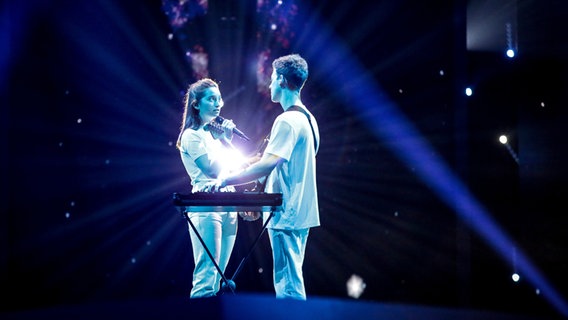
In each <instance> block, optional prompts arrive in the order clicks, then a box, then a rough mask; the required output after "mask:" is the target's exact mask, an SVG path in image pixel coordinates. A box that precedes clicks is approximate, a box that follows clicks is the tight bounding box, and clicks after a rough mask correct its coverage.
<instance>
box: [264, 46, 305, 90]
mask: <svg viewBox="0 0 568 320" xmlns="http://www.w3.org/2000/svg"><path fill="white" fill-rule="evenodd" d="M272 68H273V69H274V70H275V71H276V73H277V74H281V75H282V76H284V78H285V79H286V83H287V85H288V89H290V90H298V91H299V90H300V89H302V87H303V86H304V83H306V80H307V79H308V63H307V62H306V60H304V58H302V57H301V56H300V55H299V54H289V55H286V56H282V57H280V58H277V59H276V60H274V61H273V62H272Z"/></svg>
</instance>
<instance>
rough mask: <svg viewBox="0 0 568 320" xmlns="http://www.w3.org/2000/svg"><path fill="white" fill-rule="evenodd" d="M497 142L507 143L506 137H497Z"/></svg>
mask: <svg viewBox="0 0 568 320" xmlns="http://www.w3.org/2000/svg"><path fill="white" fill-rule="evenodd" d="M499 142H501V143H502V144H505V143H507V136H506V135H502V136H500V137H499Z"/></svg>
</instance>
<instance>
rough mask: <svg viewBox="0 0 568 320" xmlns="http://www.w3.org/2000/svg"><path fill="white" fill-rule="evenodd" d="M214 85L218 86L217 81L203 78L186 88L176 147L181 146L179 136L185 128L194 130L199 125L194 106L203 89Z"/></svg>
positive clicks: (202, 93)
mask: <svg viewBox="0 0 568 320" xmlns="http://www.w3.org/2000/svg"><path fill="white" fill-rule="evenodd" d="M211 87H216V88H217V89H218V88H219V85H218V84H217V82H215V81H213V80H211V79H209V78H203V79H201V80H198V81H196V82H194V83H192V84H191V85H189V87H188V88H187V92H186V94H185V97H184V108H183V120H182V122H181V128H180V133H179V136H178V139H177V143H176V147H177V148H178V149H179V148H180V147H181V136H182V134H183V132H184V131H185V129H188V128H191V129H193V130H196V129H197V128H199V126H200V125H201V121H202V120H201V117H199V110H198V109H196V108H195V106H196V105H197V104H198V103H199V100H201V99H202V98H203V96H204V95H205V90H207V89H209V88H211Z"/></svg>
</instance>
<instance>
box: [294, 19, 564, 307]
mask: <svg viewBox="0 0 568 320" xmlns="http://www.w3.org/2000/svg"><path fill="white" fill-rule="evenodd" d="M306 28H311V29H312V30H316V28H317V30H318V32H317V33H315V32H314V34H317V36H316V37H315V38H314V37H312V38H310V39H309V42H310V45H306V46H305V47H306V48H309V49H308V50H307V52H306V53H305V54H304V55H305V56H306V57H307V58H308V59H309V60H311V61H318V64H319V68H320V69H321V70H319V72H322V73H324V74H326V79H329V85H330V86H331V87H333V88H335V89H334V92H335V96H336V97H337V99H340V100H341V101H342V102H343V104H344V105H345V106H348V107H351V108H354V110H353V111H354V113H355V114H356V115H358V116H359V117H360V118H361V119H362V120H363V121H364V123H366V124H367V126H368V127H369V129H370V130H371V131H372V132H373V133H374V134H375V135H376V136H377V138H379V139H381V140H383V141H385V142H386V145H387V146H388V147H389V148H390V149H391V150H392V152H393V153H394V154H396V155H397V156H398V157H399V158H400V160H401V161H402V162H403V163H405V164H406V165H408V166H410V167H412V168H414V169H415V170H416V173H417V174H418V175H419V176H420V178H421V179H422V180H423V181H424V182H425V183H426V184H427V185H428V186H429V187H430V188H432V190H434V191H435V193H436V194H437V195H438V196H439V198H440V199H442V200H443V201H444V203H446V204H447V205H448V206H449V207H450V208H452V209H453V210H454V211H455V213H456V214H458V215H459V217H460V218H461V219H462V220H463V221H464V222H465V223H467V224H468V225H469V227H470V228H471V229H473V230H474V231H475V232H477V234H479V235H480V236H481V238H482V239H484V240H485V241H486V242H487V243H488V244H489V245H490V246H491V247H493V248H494V250H495V251H497V252H498V253H499V254H501V256H502V257H503V258H504V259H506V258H505V257H508V256H509V254H510V249H511V248H513V247H518V246H517V245H515V243H514V241H513V240H512V239H511V238H510V237H509V236H508V235H507V234H506V233H505V232H504V230H502V229H501V228H500V227H499V225H498V224H497V223H496V221H495V220H494V219H493V218H492V217H491V214H490V213H489V212H488V211H487V210H486V209H485V208H484V207H483V205H482V204H480V203H479V202H478V201H477V200H476V199H475V197H474V196H473V195H472V194H471V192H470V191H469V190H468V187H467V186H466V185H464V184H463V183H462V182H461V181H460V179H459V178H458V177H457V176H456V175H455V174H454V173H453V172H452V170H451V169H450V168H449V166H448V165H447V164H446V163H445V161H444V160H443V159H442V158H441V157H440V156H438V154H437V153H436V151H435V150H434V149H433V148H432V147H431V146H430V145H429V143H428V142H427V141H426V140H425V139H424V138H423V137H422V135H421V134H420V132H418V130H417V129H416V128H415V127H414V126H413V124H412V123H411V122H410V121H409V120H408V119H407V118H406V117H405V116H404V115H403V114H402V113H401V112H400V111H399V110H398V108H397V106H396V105H395V104H394V103H393V102H392V101H390V100H389V99H388V97H387V95H386V94H383V93H382V89H381V86H380V85H379V83H378V82H377V81H376V79H375V78H374V77H373V75H372V74H371V72H369V71H367V70H365V68H363V66H362V65H361V64H360V63H359V62H358V59H357V57H355V56H354V55H353V54H351V52H350V50H349V49H348V47H347V46H346V45H344V44H343V42H342V41H341V40H340V39H338V38H337V37H335V36H334V34H333V33H332V32H330V28H329V27H328V26H326V24H324V23H323V22H322V21H321V20H320V19H318V18H317V17H316V16H312V19H311V20H310V23H309V25H308V26H306ZM305 40H306V41H308V39H305ZM322 52H326V54H325V55H322ZM517 259H518V260H517V262H518V269H519V271H520V272H521V273H523V274H525V275H526V277H527V279H528V280H529V282H531V283H532V285H534V286H535V287H536V288H539V289H540V291H541V292H542V294H543V296H544V297H545V298H546V299H547V300H548V302H549V303H550V304H551V305H552V306H553V307H554V308H556V309H557V311H559V312H560V313H561V314H563V315H564V316H568V304H567V303H566V301H565V300H564V299H563V297H562V296H561V295H560V294H559V292H558V291H557V290H556V289H555V288H554V287H553V286H552V284H551V283H549V281H548V280H547V279H546V277H545V276H544V275H543V274H542V273H541V272H540V271H539V269H538V268H537V267H536V266H535V265H534V264H533V263H532V262H531V260H530V259H529V257H528V256H527V255H525V254H524V253H523V252H521V251H517Z"/></svg>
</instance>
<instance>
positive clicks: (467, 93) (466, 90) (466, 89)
mask: <svg viewBox="0 0 568 320" xmlns="http://www.w3.org/2000/svg"><path fill="white" fill-rule="evenodd" d="M465 94H466V95H467V96H468V97H470V96H471V95H472V94H473V90H471V88H465Z"/></svg>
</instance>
